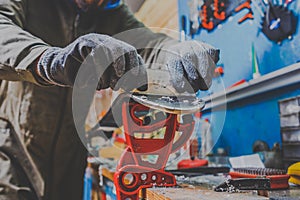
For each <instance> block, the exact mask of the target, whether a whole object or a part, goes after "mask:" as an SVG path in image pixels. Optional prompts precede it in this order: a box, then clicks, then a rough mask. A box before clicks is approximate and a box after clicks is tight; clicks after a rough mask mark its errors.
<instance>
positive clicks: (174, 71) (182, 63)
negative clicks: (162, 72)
mask: <svg viewBox="0 0 300 200" xmlns="http://www.w3.org/2000/svg"><path fill="white" fill-rule="evenodd" d="M219 53H220V51H219V50H218V49H216V48H214V47H212V46H210V45H208V44H205V43H203V42H199V41H185V42H180V43H178V42H176V44H174V45H168V46H167V48H166V51H165V52H164V53H163V57H164V63H165V64H166V66H167V68H168V70H169V73H170V76H171V82H172V84H173V87H174V88H175V89H176V90H177V92H180V93H182V92H186V91H187V92H191V93H192V92H197V91H198V90H207V89H209V87H210V86H211V84H212V77H213V72H214V69H215V64H216V63H217V62H218V60H219Z"/></svg>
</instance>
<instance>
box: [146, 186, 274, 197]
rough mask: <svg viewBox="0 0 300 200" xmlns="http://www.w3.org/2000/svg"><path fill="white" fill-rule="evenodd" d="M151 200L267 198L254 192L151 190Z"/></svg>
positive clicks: (148, 193)
mask: <svg viewBox="0 0 300 200" xmlns="http://www.w3.org/2000/svg"><path fill="white" fill-rule="evenodd" d="M147 199H151V200H199V199H201V200H212V199H213V200H224V199H226V200H231V199H232V200H263V199H269V198H267V197H262V196H258V195H257V194H255V193H252V192H242V193H228V192H215V191H213V190H207V189H204V188H196V187H195V188H151V189H148V190H147Z"/></svg>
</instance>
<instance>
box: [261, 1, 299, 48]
mask: <svg viewBox="0 0 300 200" xmlns="http://www.w3.org/2000/svg"><path fill="white" fill-rule="evenodd" d="M288 4H289V1H286V3H285V5H286V6H287V5H288ZM268 5H269V7H268V9H267V11H266V13H265V16H264V17H263V22H262V32H263V33H264V34H265V35H266V36H267V38H269V39H270V40H272V41H274V42H277V43H280V42H281V41H282V40H284V39H286V38H292V35H293V34H294V33H295V32H296V27H297V17H296V16H295V15H294V13H293V12H292V11H290V10H288V8H287V7H286V6H282V5H273V3H272V2H271V1H269V3H268Z"/></svg>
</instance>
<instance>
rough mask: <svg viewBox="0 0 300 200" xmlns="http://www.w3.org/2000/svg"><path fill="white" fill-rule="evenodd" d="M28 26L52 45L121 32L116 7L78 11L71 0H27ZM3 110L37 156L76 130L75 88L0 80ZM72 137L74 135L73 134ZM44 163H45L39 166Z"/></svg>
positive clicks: (44, 154)
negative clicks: (94, 33) (89, 36)
mask: <svg viewBox="0 0 300 200" xmlns="http://www.w3.org/2000/svg"><path fill="white" fill-rule="evenodd" d="M26 8H27V12H26V21H25V23H24V29H25V30H27V31H29V32H30V33H32V34H33V35H34V36H36V37H39V38H41V39H42V40H44V41H45V42H46V43H48V44H49V45H51V46H59V47H64V46H66V45H67V44H69V43H70V42H72V41H73V40H74V39H75V38H77V37H78V36H80V35H83V34H86V33H91V32H97V33H103V34H109V35H113V34H114V33H117V32H118V21H119V20H118V19H116V17H114V16H115V15H113V12H114V11H110V12H109V13H108V12H107V11H97V12H89V13H84V12H81V13H80V12H78V10H77V9H76V7H75V6H74V4H73V3H71V1H70V0H27V5H26ZM0 82H1V87H0V114H1V115H2V116H3V115H4V117H7V118H8V119H9V120H10V121H12V123H13V124H14V126H15V128H16V130H18V131H19V132H21V134H22V136H23V137H24V140H25V143H26V144H27V145H28V148H29V151H30V152H31V153H32V152H34V154H35V155H34V159H35V160H39V161H40V163H44V162H43V161H42V160H43V159H45V157H46V158H48V157H49V154H51V153H52V152H51V150H53V148H54V146H55V143H56V140H57V139H58V138H59V137H61V134H65V133H64V132H74V134H76V133H75V127H74V125H73V119H72V110H71V108H72V100H71V97H72V90H71V89H70V88H62V87H40V86H37V85H34V84H32V83H27V82H10V81H4V80H2V81H0ZM69 140H70V141H71V140H72V138H69ZM39 167H41V166H39Z"/></svg>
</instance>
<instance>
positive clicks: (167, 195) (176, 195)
mask: <svg viewBox="0 0 300 200" xmlns="http://www.w3.org/2000/svg"><path fill="white" fill-rule="evenodd" d="M113 174H114V173H113V172H112V171H110V170H109V169H107V168H105V167H103V168H102V175H103V176H104V185H105V186H104V187H105V188H106V190H107V191H108V193H109V194H107V195H108V196H110V197H109V198H107V199H114V198H115V196H114V192H113V188H111V186H112V185H113ZM226 178H228V177H227V176H226V174H217V175H201V176H196V177H184V176H176V180H177V184H178V186H176V187H153V188H149V189H147V190H146V194H147V199H149V200H183V199H185V200H199V199H201V200H224V199H226V200H236V199H240V200H254V199H255V200H264V199H272V200H277V199H278V200H279V199H280V200H300V187H299V186H295V185H291V186H290V188H289V189H287V190H273V191H265V193H266V194H267V195H268V197H265V196H260V195H258V191H256V190H249V191H245V190H244V191H239V192H232V193H230V192H215V191H214V190H213V189H214V187H215V186H217V185H219V184H221V183H222V182H223V181H224V180H226Z"/></svg>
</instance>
